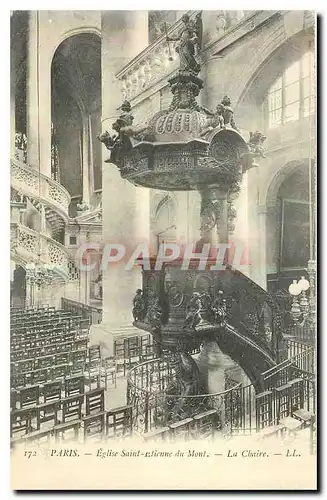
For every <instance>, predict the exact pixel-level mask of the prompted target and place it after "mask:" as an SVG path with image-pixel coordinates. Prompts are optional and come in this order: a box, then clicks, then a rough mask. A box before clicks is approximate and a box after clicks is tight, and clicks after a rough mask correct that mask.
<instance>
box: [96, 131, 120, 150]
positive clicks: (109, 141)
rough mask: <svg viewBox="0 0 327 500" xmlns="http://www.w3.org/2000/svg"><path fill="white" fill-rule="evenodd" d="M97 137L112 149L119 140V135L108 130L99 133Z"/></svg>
mask: <svg viewBox="0 0 327 500" xmlns="http://www.w3.org/2000/svg"><path fill="white" fill-rule="evenodd" d="M97 139H98V140H99V141H100V142H102V143H103V144H104V145H105V147H106V148H107V149H109V150H111V149H112V148H113V147H114V145H115V144H116V142H117V139H118V135H117V134H114V135H110V134H109V132H108V130H106V131H105V132H103V133H102V134H100V135H97Z"/></svg>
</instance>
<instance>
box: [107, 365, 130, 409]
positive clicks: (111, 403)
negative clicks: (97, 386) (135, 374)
mask: <svg viewBox="0 0 327 500" xmlns="http://www.w3.org/2000/svg"><path fill="white" fill-rule="evenodd" d="M126 390H127V378H126V377H124V376H123V375H120V374H118V375H117V383H116V388H115V386H114V384H112V383H111V381H110V380H109V381H108V386H107V390H106V391H105V400H104V401H105V409H106V410H112V409H113V408H118V407H119V406H124V405H126V404H127V400H126Z"/></svg>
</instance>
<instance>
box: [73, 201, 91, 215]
mask: <svg viewBox="0 0 327 500" xmlns="http://www.w3.org/2000/svg"><path fill="white" fill-rule="evenodd" d="M76 209H77V212H80V213H84V212H87V211H88V210H89V206H88V205H87V203H85V201H83V200H82V201H81V203H77V205H76Z"/></svg>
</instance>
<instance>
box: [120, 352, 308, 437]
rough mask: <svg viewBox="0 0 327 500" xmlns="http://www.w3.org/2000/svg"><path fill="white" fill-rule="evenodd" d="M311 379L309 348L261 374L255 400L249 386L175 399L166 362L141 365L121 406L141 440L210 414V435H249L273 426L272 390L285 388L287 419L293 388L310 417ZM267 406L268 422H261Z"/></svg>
mask: <svg viewBox="0 0 327 500" xmlns="http://www.w3.org/2000/svg"><path fill="white" fill-rule="evenodd" d="M314 373H315V353H314V348H312V347H309V348H308V349H307V350H305V351H302V352H300V353H299V354H297V355H296V356H294V357H293V358H292V359H288V360H286V361H284V362H283V363H280V364H279V365H276V366H275V367H273V368H272V369H270V370H267V371H266V372H265V373H263V374H262V381H263V383H264V387H265V390H264V392H263V393H260V394H257V393H256V390H255V387H254V384H253V383H252V384H249V385H247V386H242V384H241V383H235V385H234V386H232V387H231V388H230V389H228V390H225V391H223V392H220V393H216V394H200V395H192V396H180V395H176V394H169V391H170V390H171V387H172V386H173V385H172V384H173V382H174V381H175V371H174V369H172V368H171V367H170V363H169V359H165V358H158V359H154V360H150V361H146V362H144V363H141V364H139V365H137V366H135V367H134V368H132V369H131V370H130V372H129V374H128V379H127V402H128V404H129V405H132V407H133V432H134V433H136V434H144V433H147V432H150V431H154V430H156V429H160V428H163V427H165V426H167V425H171V424H172V423H174V422H177V421H180V420H182V419H185V418H189V417H191V418H193V417H194V416H195V415H197V414H200V413H201V412H205V411H208V410H211V409H215V410H216V412H217V423H216V430H218V431H220V432H221V433H222V434H227V435H231V434H250V433H251V432H253V431H259V430H260V429H261V428H263V427H266V426H267V425H273V424H274V423H275V422H276V421H278V419H279V417H280V405H279V402H280V399H279V398H280V394H279V392H278V391H276V388H278V387H281V386H283V385H285V384H286V385H287V393H286V399H287V404H288V406H287V408H288V412H289V413H291V411H292V408H293V409H294V406H292V404H293V403H292V402H293V400H294V397H295V396H294V387H295V384H298V386H299V387H300V390H301V397H300V400H301V406H302V407H303V408H306V409H308V410H310V411H313V412H315V396H316V394H315V376H314ZM292 384H293V385H292ZM298 386H297V387H298ZM267 394H268V396H269V397H268V400H267V398H266V395H267ZM267 401H268V403H267ZM267 404H268V406H269V411H268V418H266V419H262V418H261V417H262V413H263V412H264V409H265V407H266V406H267ZM289 413H288V414H289Z"/></svg>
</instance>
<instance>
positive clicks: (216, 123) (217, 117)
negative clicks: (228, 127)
mask: <svg viewBox="0 0 327 500" xmlns="http://www.w3.org/2000/svg"><path fill="white" fill-rule="evenodd" d="M224 110H225V108H224V106H223V105H222V104H221V103H219V104H217V107H216V111H214V112H213V113H212V112H209V113H210V114H209V115H208V116H207V119H206V122H205V124H204V127H203V129H202V131H201V134H200V135H201V137H203V136H205V135H206V134H207V133H208V132H210V131H211V130H213V129H215V128H225V122H224V116H223V113H224ZM207 112H208V111H207Z"/></svg>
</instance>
